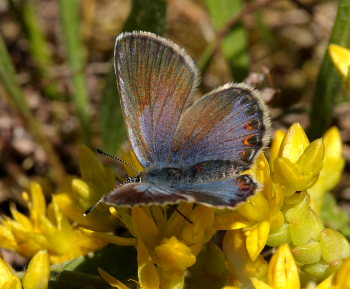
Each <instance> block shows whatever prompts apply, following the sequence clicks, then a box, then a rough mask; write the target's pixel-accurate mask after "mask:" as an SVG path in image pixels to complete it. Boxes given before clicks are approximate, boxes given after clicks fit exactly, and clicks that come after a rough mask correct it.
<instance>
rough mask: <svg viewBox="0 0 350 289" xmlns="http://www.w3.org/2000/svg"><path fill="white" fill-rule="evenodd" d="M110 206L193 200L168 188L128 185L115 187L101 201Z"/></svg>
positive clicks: (141, 184) (151, 185)
mask: <svg viewBox="0 0 350 289" xmlns="http://www.w3.org/2000/svg"><path fill="white" fill-rule="evenodd" d="M102 201H103V202H104V203H106V204H107V205H110V206H121V207H123V206H124V207H131V206H134V205H138V206H139V205H159V204H160V205H165V204H167V205H168V204H176V203H179V202H181V201H187V202H195V200H194V198H193V197H191V196H189V195H186V194H182V192H179V191H175V190H173V189H170V188H161V187H159V186H155V185H153V184H150V183H146V182H141V183H128V184H123V185H121V186H119V187H117V188H116V189H115V190H113V191H112V192H110V193H109V194H107V195H105V196H104V197H103V199H102Z"/></svg>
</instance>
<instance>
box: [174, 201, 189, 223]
mask: <svg viewBox="0 0 350 289" xmlns="http://www.w3.org/2000/svg"><path fill="white" fill-rule="evenodd" d="M170 207H171V208H173V209H174V210H175V211H176V212H177V213H178V214H179V215H180V216H181V217H183V218H184V219H185V220H186V221H187V222H189V223H190V224H193V222H192V221H191V220H190V219H189V218H188V217H186V216H185V215H184V214H183V213H182V212H181V211H180V210H178V208H177V207H176V205H172V206H170Z"/></svg>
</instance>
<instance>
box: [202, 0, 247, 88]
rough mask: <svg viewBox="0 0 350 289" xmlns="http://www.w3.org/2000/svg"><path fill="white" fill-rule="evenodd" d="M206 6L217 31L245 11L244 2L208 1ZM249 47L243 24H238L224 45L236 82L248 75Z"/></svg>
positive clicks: (224, 51) (228, 35) (238, 0)
mask: <svg viewBox="0 0 350 289" xmlns="http://www.w3.org/2000/svg"><path fill="white" fill-rule="evenodd" d="M206 4H207V7H208V10H209V13H210V16H211V19H212V21H213V24H214V27H215V29H216V31H220V30H221V29H222V28H223V27H224V26H225V25H226V24H227V22H228V21H229V20H230V19H231V18H232V17H234V16H235V15H237V14H238V13H239V12H240V11H241V10H242V9H243V2H242V1H240V0H236V1H232V0H219V1H218V0H206ZM247 47H248V38H247V33H246V30H245V28H244V26H243V24H242V22H238V23H237V24H236V25H235V26H234V28H233V29H232V30H231V31H230V32H229V33H228V34H227V35H226V37H225V39H224V41H223V43H222V52H223V54H224V56H225V58H226V59H227V61H228V64H229V66H230V69H231V73H232V76H233V78H234V80H235V81H238V82H239V81H242V80H243V79H244V78H246V76H247V75H248V70H249V65H250V57H249V54H248V49H247Z"/></svg>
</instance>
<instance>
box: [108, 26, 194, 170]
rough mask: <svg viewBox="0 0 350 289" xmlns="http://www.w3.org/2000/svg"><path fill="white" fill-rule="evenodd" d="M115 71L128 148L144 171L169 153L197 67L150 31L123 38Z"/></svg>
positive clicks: (181, 50) (166, 41) (181, 51)
mask: <svg viewBox="0 0 350 289" xmlns="http://www.w3.org/2000/svg"><path fill="white" fill-rule="evenodd" d="M115 71H116V77H117V83H118V90H119V93H120V96H121V104H122V109H123V113H124V119H125V122H126V127H127V130H128V134H129V139H130V141H131V144H132V147H133V149H134V151H135V153H136V155H137V157H138V159H139V161H140V162H141V164H142V165H143V166H144V167H147V166H148V165H149V164H152V163H156V162H162V161H163V160H165V159H166V158H167V155H168V154H169V152H170V149H171V147H172V143H173V140H174V135H175V131H176V127H177V125H178V121H179V118H180V115H181V113H182V111H183V110H184V108H185V106H186V103H187V101H188V98H189V96H190V95H191V93H192V92H193V89H194V88H195V85H196V84H195V83H196V79H197V69H196V68H195V66H194V64H193V61H192V59H191V58H190V57H189V56H187V54H186V53H185V52H184V51H183V49H181V48H179V47H178V46H177V45H176V44H174V43H172V42H171V41H168V40H166V39H164V38H160V37H158V36H156V35H154V34H152V33H148V32H136V33H135V32H133V33H124V34H121V35H120V36H119V37H118V38H117V40H116V44H115Z"/></svg>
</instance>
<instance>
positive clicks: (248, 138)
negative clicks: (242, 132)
mask: <svg viewBox="0 0 350 289" xmlns="http://www.w3.org/2000/svg"><path fill="white" fill-rule="evenodd" d="M253 137H255V134H251V135H248V136H247V137H246V138H245V139H244V140H243V143H244V144H245V145H246V146H252V145H253V144H252V143H250V141H249V140H250V139H251V138H253Z"/></svg>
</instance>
